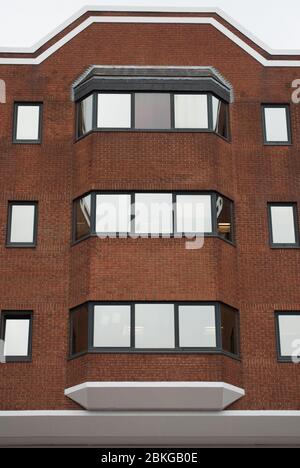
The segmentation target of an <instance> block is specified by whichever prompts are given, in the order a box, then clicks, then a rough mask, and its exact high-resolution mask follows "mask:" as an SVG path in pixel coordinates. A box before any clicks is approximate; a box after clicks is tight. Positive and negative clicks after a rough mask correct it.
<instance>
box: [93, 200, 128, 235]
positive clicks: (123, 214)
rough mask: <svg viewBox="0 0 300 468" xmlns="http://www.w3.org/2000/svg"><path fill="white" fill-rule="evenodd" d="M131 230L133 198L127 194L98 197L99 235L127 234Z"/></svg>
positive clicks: (97, 220) (97, 227)
mask: <svg viewBox="0 0 300 468" xmlns="http://www.w3.org/2000/svg"><path fill="white" fill-rule="evenodd" d="M130 230H131V196H130V195H127V194H114V195H113V194H107V195H104V194H103V195H97V196H96V232H97V234H116V233H119V234H122V233H123V234H127V233H128V232H130Z"/></svg>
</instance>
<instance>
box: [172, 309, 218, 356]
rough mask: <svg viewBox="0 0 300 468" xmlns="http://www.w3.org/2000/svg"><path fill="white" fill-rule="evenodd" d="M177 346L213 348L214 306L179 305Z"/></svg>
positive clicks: (214, 344) (214, 338)
mask: <svg viewBox="0 0 300 468" xmlns="http://www.w3.org/2000/svg"><path fill="white" fill-rule="evenodd" d="M179 346H180V347H181V348H215V347H216V315H215V306H213V305H211V306H209V305H203V306H202V305H185V306H179Z"/></svg>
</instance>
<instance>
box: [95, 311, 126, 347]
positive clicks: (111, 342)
mask: <svg viewBox="0 0 300 468" xmlns="http://www.w3.org/2000/svg"><path fill="white" fill-rule="evenodd" d="M130 316H131V313H130V305H97V306H95V307H94V341H93V345H94V346H95V347H96V348H97V347H102V348H109V347H112V348H123V347H127V348H128V347H130Z"/></svg>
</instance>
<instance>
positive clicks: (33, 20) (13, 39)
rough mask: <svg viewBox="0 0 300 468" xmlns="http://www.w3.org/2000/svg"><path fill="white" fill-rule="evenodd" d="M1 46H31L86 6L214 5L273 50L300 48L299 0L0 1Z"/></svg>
mask: <svg viewBox="0 0 300 468" xmlns="http://www.w3.org/2000/svg"><path fill="white" fill-rule="evenodd" d="M0 2H1V3H0V47H4V46H7V47H9V46H20V47H29V46H32V45H33V44H35V43H36V42H37V41H38V40H39V39H41V38H42V37H44V36H45V35H46V34H48V33H49V32H50V31H52V30H53V29H54V28H56V27H57V26H59V24H61V23H63V22H64V21H65V20H67V19H68V18H69V17H70V16H72V15H73V14H74V13H76V11H78V10H79V9H80V8H82V7H84V6H87V5H103V4H109V5H147V6H149V5H154V6H181V7H182V6H200V7H209V6H215V7H219V8H222V9H223V10H224V11H225V13H227V14H228V15H230V16H231V17H232V18H234V19H235V20H236V21H238V22H239V23H240V24H241V25H242V26H244V27H245V28H246V29H248V30H249V31H251V33H252V34H254V35H255V36H257V37H258V38H259V39H260V40H262V41H263V42H265V43H266V44H267V45H269V47H271V48H273V49H300V27H299V21H300V2H299V0H212V1H211V0H181V1H179V0H177V1H175V0H159V1H156V0H152V1H151V0H140V1H137V0H135V1H134V0H133V1H132V2H130V1H124V0H116V1H115V0H106V1H105V0H103V1H100V0H91V1H84V0H0Z"/></svg>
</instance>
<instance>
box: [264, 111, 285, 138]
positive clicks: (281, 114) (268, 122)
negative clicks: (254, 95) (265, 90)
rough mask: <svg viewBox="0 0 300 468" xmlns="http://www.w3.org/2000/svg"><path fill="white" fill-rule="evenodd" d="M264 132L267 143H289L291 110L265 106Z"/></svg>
mask: <svg viewBox="0 0 300 468" xmlns="http://www.w3.org/2000/svg"><path fill="white" fill-rule="evenodd" d="M263 112H264V126H265V128H264V131H265V141H266V142H267V143H288V142H289V141H290V135H289V126H288V119H289V114H288V112H289V108H288V106H278V107H276V106H270V107H268V106H264V107H263Z"/></svg>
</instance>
